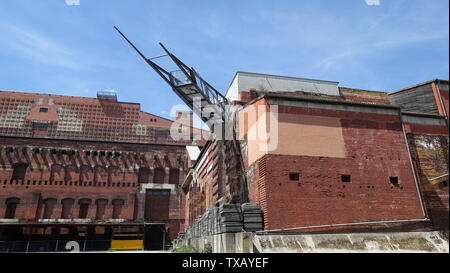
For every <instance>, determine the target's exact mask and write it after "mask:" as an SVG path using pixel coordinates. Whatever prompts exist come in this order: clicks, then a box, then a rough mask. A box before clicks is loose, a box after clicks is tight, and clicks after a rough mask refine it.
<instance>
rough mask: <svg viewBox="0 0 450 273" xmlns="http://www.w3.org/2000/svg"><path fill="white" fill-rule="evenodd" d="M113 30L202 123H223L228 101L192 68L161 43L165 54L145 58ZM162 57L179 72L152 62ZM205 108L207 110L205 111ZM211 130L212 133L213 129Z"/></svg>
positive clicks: (225, 117) (226, 114)
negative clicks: (169, 60) (169, 70)
mask: <svg viewBox="0 0 450 273" xmlns="http://www.w3.org/2000/svg"><path fill="white" fill-rule="evenodd" d="M114 28H115V29H116V30H117V31H118V32H119V33H120V35H122V37H123V38H124V39H125V40H126V41H127V42H128V43H129V44H130V45H131V46H132V47H133V48H134V49H135V50H136V52H137V53H138V54H139V55H140V56H141V57H142V58H143V59H144V60H145V61H146V62H147V64H148V65H150V66H151V67H152V68H153V69H154V70H155V71H156V73H158V75H159V76H161V78H163V79H164V80H165V81H166V82H167V84H169V85H170V87H172V89H173V91H174V92H175V93H176V94H177V95H178V96H179V97H180V98H181V99H182V100H183V102H184V103H186V104H187V106H188V107H189V108H191V109H192V111H193V112H194V113H195V114H197V115H198V116H199V117H200V118H201V119H202V121H203V122H205V123H206V124H208V125H210V126H211V125H213V123H212V122H211V119H214V120H215V121H216V122H217V120H218V119H221V120H222V122H223V124H224V123H225V121H226V119H227V116H228V113H227V108H226V107H225V106H226V105H228V104H229V101H228V100H227V99H226V98H225V97H224V96H223V95H222V94H221V93H219V92H218V91H217V90H216V89H214V87H212V86H211V85H210V84H209V83H208V82H206V81H205V80H204V79H203V78H202V77H201V76H200V75H199V74H198V73H197V72H196V71H195V69H194V68H193V67H191V68H190V67H188V66H187V65H185V64H184V63H183V62H182V61H180V60H179V59H178V58H177V57H176V56H175V55H173V54H172V53H171V52H170V51H169V50H167V48H166V47H164V45H163V44H162V43H159V45H160V46H161V47H162V49H163V50H164V51H165V53H166V54H164V55H160V56H156V57H153V58H146V57H145V56H144V55H143V54H142V53H141V52H140V51H139V50H138V49H137V48H136V47H135V46H134V45H133V43H132V42H130V40H128V38H127V37H126V36H125V35H124V34H123V33H122V32H121V31H120V30H119V29H118V28H117V27H114ZM163 57H170V59H171V60H172V61H173V63H175V65H176V66H177V67H178V68H179V70H176V71H171V72H168V71H166V70H165V69H163V68H162V67H160V66H159V65H157V64H156V63H155V62H154V61H153V60H155V59H157V58H163ZM211 106H215V107H218V108H219V109H217V110H218V111H217V110H216V111H212V110H213V109H214V107H211ZM206 107H208V108H207V109H206V110H205V108H206ZM205 113H207V114H205ZM211 129H212V130H213V132H214V128H211Z"/></svg>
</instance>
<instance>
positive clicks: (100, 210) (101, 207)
mask: <svg viewBox="0 0 450 273" xmlns="http://www.w3.org/2000/svg"><path fill="white" fill-rule="evenodd" d="M95 204H96V205H97V212H96V214H95V219H103V217H104V216H105V211H106V205H107V204H108V200H106V199H98V200H97V201H96V202H95Z"/></svg>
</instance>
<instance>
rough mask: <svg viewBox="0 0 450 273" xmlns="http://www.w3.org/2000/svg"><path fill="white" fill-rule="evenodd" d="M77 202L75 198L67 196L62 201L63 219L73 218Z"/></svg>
mask: <svg viewBox="0 0 450 273" xmlns="http://www.w3.org/2000/svg"><path fill="white" fill-rule="evenodd" d="M74 203H75V200H73V199H72V198H66V199H63V200H62V201H61V204H62V213H61V218H62V219H71V218H72V207H73V204H74Z"/></svg>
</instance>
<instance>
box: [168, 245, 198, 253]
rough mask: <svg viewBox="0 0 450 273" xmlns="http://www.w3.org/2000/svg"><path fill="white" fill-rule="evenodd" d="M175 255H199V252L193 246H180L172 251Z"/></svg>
mask: <svg viewBox="0 0 450 273" xmlns="http://www.w3.org/2000/svg"><path fill="white" fill-rule="evenodd" d="M172 252H175V253H199V251H198V250H197V249H196V248H195V247H193V246H182V247H180V248H175V249H173V250H172Z"/></svg>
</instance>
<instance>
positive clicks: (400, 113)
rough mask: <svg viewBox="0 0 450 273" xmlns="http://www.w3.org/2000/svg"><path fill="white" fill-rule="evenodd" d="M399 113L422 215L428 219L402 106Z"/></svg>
mask: <svg viewBox="0 0 450 273" xmlns="http://www.w3.org/2000/svg"><path fill="white" fill-rule="evenodd" d="M398 113H399V116H400V123H401V124H402V131H403V137H404V138H405V144H406V149H407V150H408V157H409V163H410V164H411V170H412V173H413V177H414V182H415V183H416V190H417V195H418V197H419V201H420V207H421V209H422V215H423V217H424V218H425V219H427V215H426V213H425V208H424V205H423V201H422V195H421V194H420V188H419V182H418V180H417V174H416V169H415V168H414V164H413V160H412V156H411V150H410V149H409V144H408V138H407V137H406V131H405V124H404V123H403V116H402V110H401V109H400V108H399V109H398Z"/></svg>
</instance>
